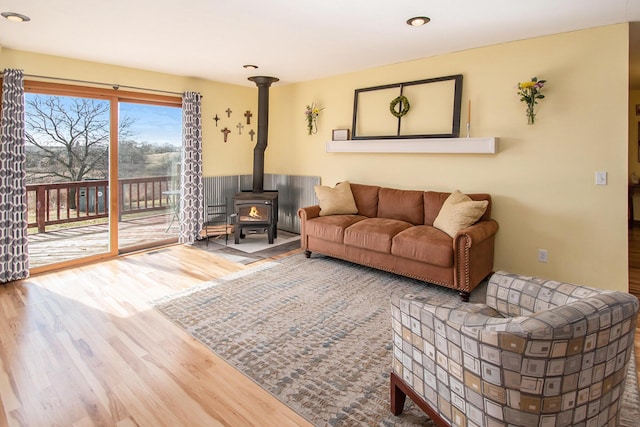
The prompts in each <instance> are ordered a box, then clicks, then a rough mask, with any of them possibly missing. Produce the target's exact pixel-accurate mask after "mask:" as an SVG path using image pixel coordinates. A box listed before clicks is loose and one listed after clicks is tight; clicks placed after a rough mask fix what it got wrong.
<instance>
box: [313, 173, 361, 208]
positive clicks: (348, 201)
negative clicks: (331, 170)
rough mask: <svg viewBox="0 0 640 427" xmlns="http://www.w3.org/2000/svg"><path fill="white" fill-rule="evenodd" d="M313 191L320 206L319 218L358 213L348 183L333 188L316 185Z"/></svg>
mask: <svg viewBox="0 0 640 427" xmlns="http://www.w3.org/2000/svg"><path fill="white" fill-rule="evenodd" d="M313 190H314V191H315V192H316V197H317V198H318V202H319V205H320V216H327V215H345V214H357V213H358V208H357V207H356V201H355V200H354V198H353V193H352V192H351V185H349V181H345V182H341V183H339V184H336V186H335V187H334V188H331V187H326V186H324V185H316V186H314V187H313Z"/></svg>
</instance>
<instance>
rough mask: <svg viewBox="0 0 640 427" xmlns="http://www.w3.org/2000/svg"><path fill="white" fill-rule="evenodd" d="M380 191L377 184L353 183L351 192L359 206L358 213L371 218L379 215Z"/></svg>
mask: <svg viewBox="0 0 640 427" xmlns="http://www.w3.org/2000/svg"><path fill="white" fill-rule="evenodd" d="M378 191H380V187H378V186H376V185H365V184H353V183H351V192H352V193H353V198H354V199H355V201H356V206H357V207H358V215H364V216H368V217H369V218H375V217H376V216H377V215H378Z"/></svg>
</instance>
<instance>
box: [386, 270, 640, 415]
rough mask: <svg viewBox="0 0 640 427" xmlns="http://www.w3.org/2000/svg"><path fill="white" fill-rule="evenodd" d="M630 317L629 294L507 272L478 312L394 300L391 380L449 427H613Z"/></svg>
mask: <svg viewBox="0 0 640 427" xmlns="http://www.w3.org/2000/svg"><path fill="white" fill-rule="evenodd" d="M637 314H638V299H637V298H636V297H634V296H632V295H630V294H626V293H623V292H615V291H606V290H598V289H593V288H589V287H585V286H576V285H572V284H568V283H561V282H557V281H550V280H542V279H538V278H532V277H525V276H520V275H515V274H509V273H505V272H498V273H495V274H493V275H492V277H491V278H490V280H489V283H488V285H487V295H486V305H485V304H470V303H462V302H460V303H456V304H444V305H443V304H439V303H438V302H437V301H431V302H430V300H429V299H428V298H425V297H421V296H419V295H394V296H393V297H392V326H393V347H394V352H393V354H394V357H393V373H394V374H395V377H397V378H398V381H399V382H401V383H402V384H401V385H403V387H406V388H407V389H408V391H409V392H413V393H414V394H415V395H417V396H418V397H419V399H422V400H423V401H424V402H423V403H426V404H427V405H428V406H429V407H430V408H431V409H432V410H434V411H435V412H436V413H437V414H438V415H439V416H440V417H441V418H442V419H443V420H444V421H446V423H448V424H449V425H455V426H483V427H493V426H585V427H589V426H615V425H618V417H619V416H618V409H619V406H620V402H621V396H622V392H623V389H624V378H625V374H626V368H627V363H628V362H629V359H630V357H631V354H632V347H633V339H634V331H635V325H636V317H637ZM392 388H394V386H393V379H392ZM393 392H394V390H393V389H392V396H393ZM409 395H410V396H411V394H409ZM414 400H415V399H414ZM400 406H401V405H400ZM392 410H393V402H392ZM400 411H401V408H400ZM639 421H640V420H639Z"/></svg>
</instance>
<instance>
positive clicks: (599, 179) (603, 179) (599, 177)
mask: <svg viewBox="0 0 640 427" xmlns="http://www.w3.org/2000/svg"><path fill="white" fill-rule="evenodd" d="M596 185H607V172H605V171H598V172H596Z"/></svg>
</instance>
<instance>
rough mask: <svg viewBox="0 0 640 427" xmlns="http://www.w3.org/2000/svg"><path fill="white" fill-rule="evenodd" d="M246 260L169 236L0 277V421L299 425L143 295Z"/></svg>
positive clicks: (207, 277)
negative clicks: (145, 245)
mask: <svg viewBox="0 0 640 427" xmlns="http://www.w3.org/2000/svg"><path fill="white" fill-rule="evenodd" d="M244 268H247V267H245V266H243V265H240V264H236V263H233V262H230V261H226V260H224V259H222V258H220V257H217V256H215V255H214V254H211V253H208V252H206V251H202V250H198V249H194V248H191V247H188V246H172V247H169V248H164V249H160V250H156V251H151V252H147V253H139V254H134V255H129V256H127V257H122V258H119V259H116V260H112V261H107V262H102V263H96V264H92V265H88V266H83V267H79V268H73V269H69V270H65V271H59V272H53V273H48V274H42V275H39V276H35V277H32V278H29V279H27V280H23V281H19V282H14V283H10V284H7V285H5V286H2V287H0V364H1V366H0V393H1V397H2V401H1V405H0V426H54V425H55V426H94V425H100V426H120V427H124V426H189V427H192V426H308V425H310V424H309V423H308V422H307V421H305V420H304V419H303V418H301V417H300V416H299V415H297V414H296V413H294V412H293V411H291V410H290V409H289V408H288V407H286V406H285V405H283V404H282V403H280V402H279V401H277V399H275V398H274V397H272V396H271V395H270V394H269V393H267V392H266V391H264V390H262V389H261V388H260V387H258V386H256V385H255V384H254V383H253V382H252V381H251V380H249V379H247V378H246V377H244V376H243V375H241V374H240V373H238V372H237V371H236V370H234V369H233V368H232V367H231V366H229V365H228V364H226V363H225V362H224V361H223V360H222V359H220V358H218V357H217V356H216V355H215V354H214V353H212V352H211V351H209V350H208V349H207V348H205V347H204V346H203V345H202V344H200V343H199V342H198V341H196V340H194V339H193V338H191V336H189V335H188V334H187V333H186V332H184V331H182V330H181V329H179V328H178V327H176V326H174V325H173V324H172V323H170V322H169V321H168V320H167V319H165V318H164V317H163V316H161V315H160V314H159V313H158V312H156V311H155V310H153V309H152V308H151V306H150V305H149V304H148V301H149V300H152V299H155V298H159V297H162V296H164V295H167V294H170V293H173V292H176V291H179V290H181V289H186V288H189V287H191V286H194V285H197V284H200V283H202V282H204V281H207V280H210V279H213V278H215V277H219V276H221V275H224V274H227V273H231V272H234V271H238V270H242V269H244Z"/></svg>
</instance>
